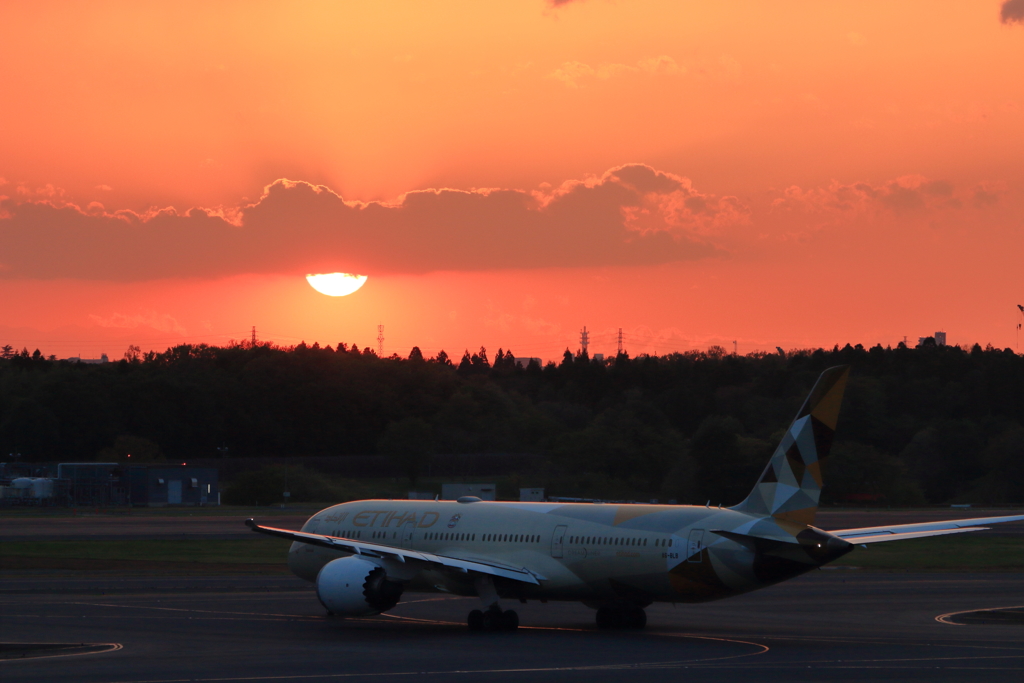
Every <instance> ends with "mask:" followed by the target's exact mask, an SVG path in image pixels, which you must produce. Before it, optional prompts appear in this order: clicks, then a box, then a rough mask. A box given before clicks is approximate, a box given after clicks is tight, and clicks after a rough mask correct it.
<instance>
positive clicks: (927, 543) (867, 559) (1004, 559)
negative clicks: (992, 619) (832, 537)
mask: <svg viewBox="0 0 1024 683" xmlns="http://www.w3.org/2000/svg"><path fill="white" fill-rule="evenodd" d="M831 566H837V567H860V568H861V569H870V570H878V571H908V572H910V571H914V572H919V571H944V572H948V571H972V572H977V571H1000V572H1009V571H1024V538H1017V537H998V536H997V537H987V538H985V537H983V538H970V537H965V536H961V535H954V536H949V537H939V538H918V539H912V540H908V541H891V542H889V543H872V544H870V545H868V547H867V548H861V547H859V546H858V547H857V548H855V549H854V550H853V552H851V553H849V554H848V555H844V556H843V557H842V558H840V559H839V560H837V561H835V562H833V563H832V564H831Z"/></svg>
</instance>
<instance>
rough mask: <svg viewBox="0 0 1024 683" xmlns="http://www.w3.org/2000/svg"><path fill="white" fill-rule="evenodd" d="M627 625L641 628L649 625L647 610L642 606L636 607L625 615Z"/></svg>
mask: <svg viewBox="0 0 1024 683" xmlns="http://www.w3.org/2000/svg"><path fill="white" fill-rule="evenodd" d="M623 616H624V617H625V619H624V620H623V621H625V624H624V625H625V627H626V628H635V629H637V630H640V629H642V628H644V627H645V626H647V612H645V611H644V610H643V608H642V607H634V608H632V609H630V610H629V611H628V612H626V613H625V614H624V615H623Z"/></svg>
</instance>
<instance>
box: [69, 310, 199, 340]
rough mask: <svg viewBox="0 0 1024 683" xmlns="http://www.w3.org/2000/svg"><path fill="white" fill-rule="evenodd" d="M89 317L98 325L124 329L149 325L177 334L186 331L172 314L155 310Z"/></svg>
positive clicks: (160, 330)
mask: <svg viewBox="0 0 1024 683" xmlns="http://www.w3.org/2000/svg"><path fill="white" fill-rule="evenodd" d="M89 319H90V320H91V321H92V322H93V323H95V324H96V325H99V326H100V327H116V328H125V329H135V328H138V327H150V328H152V329H154V330H157V331H159V332H177V333H179V334H185V333H186V330H185V328H184V327H182V326H181V324H180V323H179V322H178V321H177V320H176V319H175V318H174V317H173V316H171V315H169V314H167V313H157V312H156V311H149V312H147V313H137V314H135V315H126V314H124V313H114V314H113V315H110V316H107V317H102V316H98V315H90V316H89Z"/></svg>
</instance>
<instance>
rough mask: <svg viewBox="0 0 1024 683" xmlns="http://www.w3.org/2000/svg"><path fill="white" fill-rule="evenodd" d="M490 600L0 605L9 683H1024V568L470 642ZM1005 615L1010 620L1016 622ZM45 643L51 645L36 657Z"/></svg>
mask: <svg viewBox="0 0 1024 683" xmlns="http://www.w3.org/2000/svg"><path fill="white" fill-rule="evenodd" d="M478 602H479V601H478V600H476V599H473V598H460V597H454V596H450V595H444V594H428V593H410V594H406V595H405V596H404V597H403V600H402V601H401V602H400V603H399V605H398V606H397V607H396V608H395V609H394V610H392V611H390V612H388V613H386V614H384V615H380V616H375V617H366V618H350V619H342V618H337V617H328V616H327V615H326V614H325V611H324V609H323V608H322V607H321V606H320V604H319V602H318V601H317V599H316V597H315V595H314V593H313V591H312V590H311V588H310V586H309V584H305V583H303V582H301V581H299V580H297V579H293V578H291V577H212V578H209V579H204V578H202V577H182V578H172V577H168V578H161V577H136V578H121V579H118V578H116V577H110V578H104V577H93V578H77V579H70V578H65V577H49V578H47V577H24V578H21V579H18V580H17V581H15V582H12V581H4V592H3V594H0V615H2V616H0V643H4V644H5V645H4V646H0V678H2V679H3V680H4V681H5V683H14V682H15V681H57V680H60V681H82V682H86V683H100V682H111V683H115V682H116V683H128V682H136V683H141V682H143V681H145V682H146V683H171V682H172V681H173V682H179V681H197V682H210V683H213V682H214V681H218V682H223V681H232V682H245V681H253V682H256V681H260V682H272V681H310V682H318V681H343V680H344V681H348V680H352V681H362V680H366V681H392V680H393V681H408V680H411V679H413V678H416V679H417V680H420V679H422V680H428V681H434V680H437V681H440V680H451V681H474V682H475V681H496V682H501V681H540V682H546V681H551V682H555V681H557V682H559V683H562V682H564V681H588V682H590V681H595V682H604V681H623V680H628V681H644V682H645V683H646V682H647V681H673V683H678V682H679V681H693V680H695V681H712V680H713V681H726V682H728V681H743V682H744V683H748V682H750V681H758V682H759V683H760V682H761V681H793V680H801V681H807V680H813V681H874V682H877V681H880V680H884V681H976V680H985V681H1020V680H1024V624H1022V623H1020V622H1019V621H1017V620H1013V619H1008V620H999V619H996V620H995V621H984V620H981V621H972V620H971V619H970V618H968V619H966V620H965V619H964V617H963V616H962V615H963V613H965V612H970V611H974V610H979V609H995V608H1006V607H1015V608H1016V609H1017V610H1018V612H1019V610H1020V609H1021V606H1022V605H1024V574H934V573H931V574H917V575H915V574H866V573H865V574H861V573H859V572H856V571H849V570H832V571H817V572H812V573H811V574H808V575H806V576H804V577H800V578H798V579H795V580H793V581H789V582H786V583H784V584H780V585H778V586H774V587H771V588H768V589H765V590H762V591H759V592H756V593H751V594H748V595H744V596H739V597H736V598H732V599H728V600H722V601H718V602H711V603H704V604H698V605H677V606H673V605H662V604H658V605H652V606H651V607H649V608H648V610H647V612H648V627H647V629H646V630H644V631H602V630H598V629H597V628H596V627H595V625H594V621H593V619H594V613H593V611H592V610H590V609H588V608H587V607H585V606H583V605H580V604H576V603H548V604H540V603H536V602H530V603H528V604H525V605H520V604H517V603H511V602H509V603H508V604H506V605H505V608H506V609H508V608H515V609H516V610H517V611H518V612H519V615H520V621H521V624H522V626H521V628H520V629H519V630H518V631H516V632H513V633H509V632H504V633H476V632H469V631H468V630H467V628H466V626H465V625H464V621H465V617H466V614H467V613H468V612H469V610H471V609H474V608H475V607H477V603H478ZM1008 614H1009V613H1008ZM45 644H49V645H50V646H51V647H50V648H40V647H39V646H40V645H45Z"/></svg>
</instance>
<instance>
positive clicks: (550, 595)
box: [246, 366, 1024, 630]
mask: <svg viewBox="0 0 1024 683" xmlns="http://www.w3.org/2000/svg"><path fill="white" fill-rule="evenodd" d="M848 376H849V366H837V367H833V368H829V369H828V370H825V371H824V372H823V373H822V374H821V376H820V377H819V378H818V380H817V382H816V383H815V385H814V388H813V389H812V390H811V393H810V395H809V396H808V397H807V399H806V400H805V401H804V403H803V406H802V407H801V408H800V411H799V412H798V413H797V415H796V418H795V419H794V420H793V422H792V424H790V426H789V429H788V431H787V432H786V434H785V436H784V437H783V439H782V441H781V442H780V443H779V445H778V448H776V449H775V451H774V453H773V455H772V457H771V459H770V461H769V463H768V465H767V467H766V468H765V470H764V472H763V474H762V475H761V478H760V479H759V480H758V482H757V484H756V485H755V486H754V489H753V490H752V491H751V493H750V495H748V496H747V498H746V499H745V500H743V502H741V503H739V504H738V505H735V506H733V507H731V508H724V509H723V508H722V507H721V506H719V507H711V505H710V501H709V503H708V504H706V505H704V506H690V505H642V504H641V505H637V504H629V505H618V504H608V503H606V504H601V503H555V502H548V503H525V502H495V501H482V500H480V499H479V498H477V497H475V496H464V497H462V498H459V499H458V500H457V501H438V500H433V501H429V500H427V501H425V500H408V501H406V500H362V501H354V502H349V503H342V504H340V505H334V506H332V507H329V508H326V509H324V510H321V511H320V512H318V513H316V514H315V515H313V516H312V517H311V518H310V519H309V520H308V521H307V522H306V523H305V524H304V525H303V527H302V530H301V531H291V530H288V529H277V528H273V527H265V526H260V525H259V524H257V523H256V522H255V521H254V520H252V519H248V520H246V525H247V526H249V527H250V528H251V529H253V530H254V531H256V532H259V533H263V534H269V535H271V536H277V537H281V538H287V539H290V540H292V541H293V543H292V545H291V548H290V549H289V551H288V566H289V568H290V569H291V570H292V572H294V573H295V574H296V575H298V576H299V577H301V578H303V579H305V580H307V581H310V582H313V583H314V584H315V585H316V595H317V597H318V598H319V600H320V602H321V603H322V604H323V606H324V607H325V608H326V609H327V611H328V613H329V614H333V615H339V616H350V617H356V616H369V615H374V614H380V613H382V612H386V611H388V610H390V609H392V608H393V607H395V605H397V604H398V602H399V600H400V599H401V597H402V593H403V591H404V590H407V589H419V590H433V591H441V592H445V593H452V594H456V595H463V596H477V597H479V598H480V600H481V605H480V609H474V610H472V611H471V612H470V613H469V615H468V617H467V625H468V627H469V629H470V630H514V629H516V628H518V625H519V617H518V615H517V613H516V612H515V610H513V609H503V608H502V606H501V601H502V600H503V599H504V600H512V599H518V600H519V601H520V602H524V603H525V602H526V601H527V600H539V601H541V602H547V601H549V600H571V601H579V602H582V603H583V604H585V605H587V606H588V607H591V608H593V609H595V610H596V620H597V626H598V627H599V628H633V629H640V628H643V627H644V626H645V625H646V623H647V616H646V613H645V612H644V608H646V607H647V606H649V605H650V604H652V603H654V602H671V603H691V602H705V601H710V600H717V599H720V598H726V597H730V596H734V595H740V594H742V593H747V592H749V591H753V590H757V589H759V588H764V587H766V586H771V585H773V584H776V583H779V582H781V581H785V580H787V579H791V578H793V577H795V576H799V575H801V574H803V573H805V572H808V571H810V570H812V569H815V568H817V567H821V566H822V565H825V564H827V563H829V562H832V561H833V560H836V559H838V558H840V557H842V556H844V555H846V554H847V553H849V552H851V551H853V550H854V548H855V547H857V546H864V547H866V546H867V545H869V544H872V543H884V542H890V541H899V540H904V539H910V538H923V537H927V536H939V535H943V534H955V533H963V532H970V531H979V530H982V529H984V528H986V526H985V525H989V524H1000V523H1003V522H1016V521H1021V520H1024V515H1016V516H1012V517H986V518H974V519H964V520H948V521H941V522H928V523H923V524H901V525H895V526H880V527H867V528H860V529H842V530H839V531H822V530H821V529H818V528H816V527H815V526H814V517H815V513H816V511H817V508H818V498H819V495H820V493H821V487H822V483H823V482H822V463H823V462H824V461H825V459H826V458H827V457H828V454H829V450H830V448H831V445H832V440H833V436H834V434H835V428H836V422H837V420H838V417H839V408H840V404H841V402H842V398H843V392H844V390H845V387H846V382H847V378H848Z"/></svg>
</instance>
